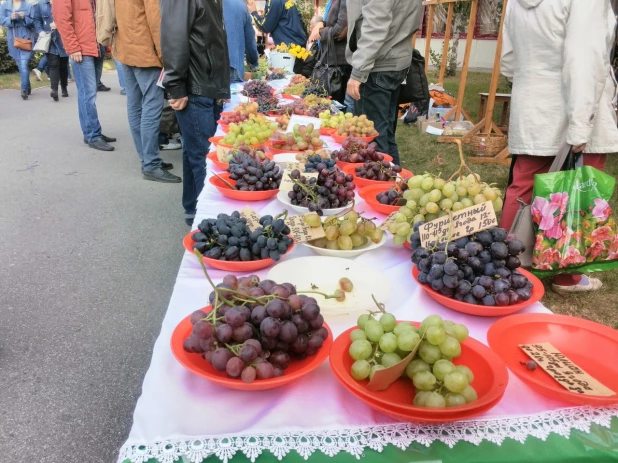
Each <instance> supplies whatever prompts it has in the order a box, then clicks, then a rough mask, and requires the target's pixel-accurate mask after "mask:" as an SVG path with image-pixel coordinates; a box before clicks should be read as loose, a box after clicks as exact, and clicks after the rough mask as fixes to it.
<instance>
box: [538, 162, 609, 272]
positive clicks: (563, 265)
mask: <svg viewBox="0 0 618 463" xmlns="http://www.w3.org/2000/svg"><path fill="white" fill-rule="evenodd" d="M567 169H569V170H564V171H561V172H553V173H549V174H542V175H535V177H534V190H533V194H532V198H533V200H532V204H531V212H532V220H533V222H534V232H535V235H536V242H535V244H534V251H533V254H532V270H533V271H534V273H535V274H537V275H539V276H548V275H554V274H558V273H588V272H601V271H607V270H611V269H614V268H618V232H617V227H616V220H615V218H614V217H613V216H612V210H611V208H610V206H609V203H608V202H609V200H610V198H611V197H612V193H613V191H614V185H615V183H616V180H615V179H614V178H613V177H612V176H611V175H607V174H605V173H603V172H601V171H600V170H597V169H595V168H594V167H589V166H584V167H578V168H574V155H573V153H572V152H571V153H569V157H568V159H567Z"/></svg>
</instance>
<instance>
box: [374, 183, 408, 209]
mask: <svg viewBox="0 0 618 463" xmlns="http://www.w3.org/2000/svg"><path fill="white" fill-rule="evenodd" d="M407 189H408V184H407V183H406V182H401V183H400V184H398V185H395V186H394V187H391V188H389V189H388V190H387V191H381V192H380V193H378V194H377V195H376V199H377V200H378V202H379V203H380V204H386V205H389V206H405V204H406V203H407V200H406V199H405V198H404V197H403V192H404V191H406V190H407Z"/></svg>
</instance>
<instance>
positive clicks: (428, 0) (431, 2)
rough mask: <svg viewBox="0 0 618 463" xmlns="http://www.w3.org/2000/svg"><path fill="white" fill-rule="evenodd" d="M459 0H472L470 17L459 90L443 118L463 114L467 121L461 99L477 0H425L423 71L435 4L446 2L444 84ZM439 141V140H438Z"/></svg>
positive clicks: (441, 72)
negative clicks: (427, 12)
mask: <svg viewBox="0 0 618 463" xmlns="http://www.w3.org/2000/svg"><path fill="white" fill-rule="evenodd" d="M459 1H469V2H472V4H471V5H470V19H469V21H468V33H467V36H466V51H465V52H464V60H463V64H462V67H461V76H460V78H459V92H458V94H457V104H455V106H453V107H452V108H451V109H450V110H449V112H447V113H446V115H445V116H444V119H446V120H448V119H449V118H450V117H451V116H452V115H453V114H454V115H455V120H456V121H458V120H459V117H460V116H461V115H462V114H463V116H464V118H465V119H466V120H468V121H472V118H471V117H470V115H469V114H468V113H467V112H466V111H465V110H464V109H463V100H464V96H465V94H466V83H467V81H468V67H469V66H470V52H471V51H472V40H473V38H474V25H475V23H476V10H477V7H478V0H425V1H424V2H423V6H428V7H429V14H428V17H427V34H426V39H425V73H427V69H428V67H429V51H430V50H431V34H432V33H433V16H434V12H435V7H436V5H439V4H443V3H448V4H449V6H448V16H447V19H446V31H445V32H444V45H443V46H442V61H441V63H440V77H439V81H440V83H441V84H444V75H445V73H446V59H447V55H448V49H449V44H450V40H451V29H452V26H453V24H452V23H453V11H454V9H455V3H456V2H459ZM438 141H440V140H438Z"/></svg>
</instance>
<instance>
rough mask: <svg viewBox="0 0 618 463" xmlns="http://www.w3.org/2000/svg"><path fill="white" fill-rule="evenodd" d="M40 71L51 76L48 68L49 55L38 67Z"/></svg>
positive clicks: (44, 57)
mask: <svg viewBox="0 0 618 463" xmlns="http://www.w3.org/2000/svg"><path fill="white" fill-rule="evenodd" d="M36 68H37V69H38V70H39V71H41V72H45V74H47V75H48V76H49V67H48V66H47V54H45V55H43V57H42V58H41V59H40V60H39V64H38V65H37V67H36Z"/></svg>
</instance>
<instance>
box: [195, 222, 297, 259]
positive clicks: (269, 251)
mask: <svg viewBox="0 0 618 463" xmlns="http://www.w3.org/2000/svg"><path fill="white" fill-rule="evenodd" d="M197 228H198V230H199V231H197V232H195V233H193V235H191V238H192V239H193V241H195V244H194V245H193V249H196V250H198V251H199V252H200V253H201V254H203V255H204V256H205V257H208V258H210V259H217V260H227V261H235V262H238V261H243V262H247V261H252V260H261V259H268V258H270V259H273V260H275V261H278V260H279V259H280V258H281V255H282V254H285V253H286V252H288V250H289V249H290V247H291V246H292V244H293V242H294V240H293V239H292V238H290V237H289V236H288V235H289V234H290V227H288V226H287V225H286V224H285V222H284V221H283V219H280V218H273V217H272V216H270V215H265V216H262V217H260V226H259V227H258V228H256V229H255V230H253V231H252V230H251V229H249V227H248V226H247V219H245V218H244V217H241V216H240V213H239V212H238V211H234V212H232V214H231V215H227V214H219V215H218V216H217V218H216V219H204V220H202V222H201V223H200V224H199V225H198V227H197Z"/></svg>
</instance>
